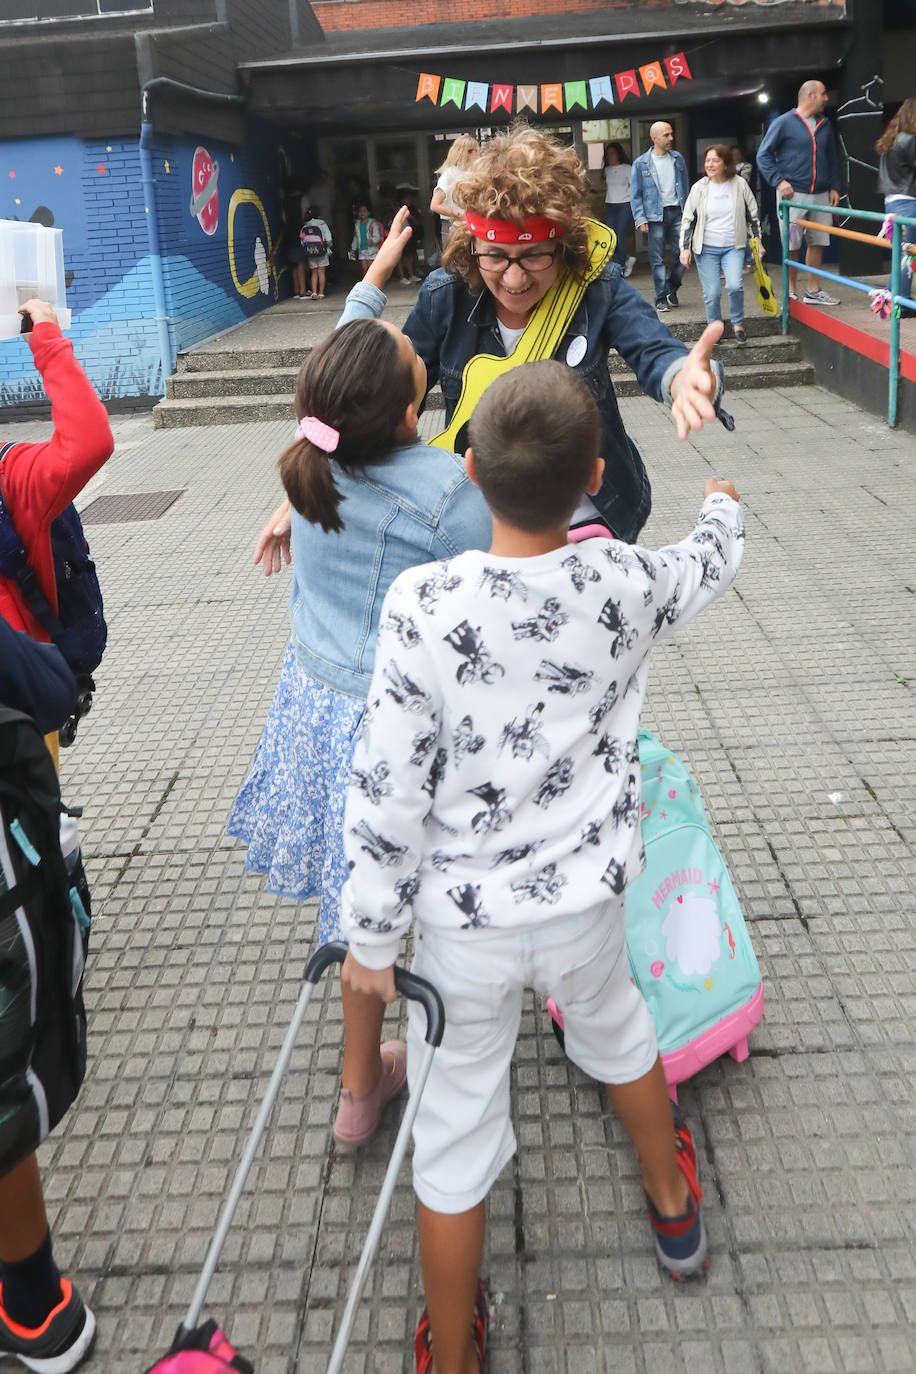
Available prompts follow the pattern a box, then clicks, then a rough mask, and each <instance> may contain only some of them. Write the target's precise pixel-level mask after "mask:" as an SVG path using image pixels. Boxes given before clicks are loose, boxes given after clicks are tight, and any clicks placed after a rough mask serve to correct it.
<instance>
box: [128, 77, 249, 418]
mask: <svg viewBox="0 0 916 1374" xmlns="http://www.w3.org/2000/svg"><path fill="white" fill-rule="evenodd" d="M165 87H168V88H169V89H170V90H174V91H179V92H181V93H182V94H183V95H190V96H194V97H195V98H196V99H198V100H215V101H217V102H219V103H221V104H227V105H244V104H245V97H244V96H241V95H224V94H222V93H221V92H219V91H204V90H201V89H200V87H198V86H188V85H186V84H185V83H184V82H183V81H174V80H172V78H171V77H169V76H154V77H153V78H152V80H150V81H147V82H145V83H144V85H143V86H142V88H141V91H140V145H139V149H140V179H141V182H142V185H143V200H144V204H145V206H146V232H147V236H148V239H149V252H150V261H151V265H152V272H153V300H154V302H155V306H156V333H157V335H158V338H159V357H160V359H161V362H162V394H164V393H165V379H166V377H170V376H171V375H172V369H173V368H174V366H175V355H174V352H173V350H172V338H171V335H170V333H169V317H168V311H167V310H166V304H165V274H164V272H163V270H162V252H161V249H160V244H159V217H158V214H157V210H156V183H155V180H154V178H153V157H152V149H153V126H152V123H151V122H150V110H149V104H150V92H151V91H152V90H161V89H163V88H165Z"/></svg>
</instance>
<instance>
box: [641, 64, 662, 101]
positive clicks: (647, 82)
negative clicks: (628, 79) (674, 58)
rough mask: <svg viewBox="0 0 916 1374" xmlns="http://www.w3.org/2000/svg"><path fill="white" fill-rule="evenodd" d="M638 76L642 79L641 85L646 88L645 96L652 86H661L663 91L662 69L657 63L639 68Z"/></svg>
mask: <svg viewBox="0 0 916 1374" xmlns="http://www.w3.org/2000/svg"><path fill="white" fill-rule="evenodd" d="M639 75H640V76H641V77H642V84H643V85H644V86H645V88H646V95H648V94H649V92H650V91H651V89H652V87H653V86H662V87H664V89H665V90H667V89H668V87H667V86H666V85H665V78H664V77H663V76H662V69H661V67H660V66H659V64H658V63H657V62H648V63H647V64H646V66H645V67H640V69H639Z"/></svg>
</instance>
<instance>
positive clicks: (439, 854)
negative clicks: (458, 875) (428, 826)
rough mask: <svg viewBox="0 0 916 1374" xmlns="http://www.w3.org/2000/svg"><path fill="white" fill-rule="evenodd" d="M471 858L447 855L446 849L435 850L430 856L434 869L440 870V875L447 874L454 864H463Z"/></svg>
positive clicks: (467, 855) (468, 855) (461, 855)
mask: <svg viewBox="0 0 916 1374" xmlns="http://www.w3.org/2000/svg"><path fill="white" fill-rule="evenodd" d="M470 857H471V856H470V854H446V852H445V850H444V849H434V850H433V852H432V854H431V855H430V859H431V861H432V866H433V868H435V869H438V871H439V872H440V873H447V872H448V871H449V869H450V868H451V867H452V864H456V863H459V862H462V861H464V860H465V859H469V858H470Z"/></svg>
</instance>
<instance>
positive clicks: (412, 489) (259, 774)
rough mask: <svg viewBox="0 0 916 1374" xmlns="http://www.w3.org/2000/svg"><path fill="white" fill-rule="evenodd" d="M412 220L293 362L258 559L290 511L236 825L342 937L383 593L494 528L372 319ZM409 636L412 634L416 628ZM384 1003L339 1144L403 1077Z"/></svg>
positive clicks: (358, 1011)
mask: <svg viewBox="0 0 916 1374" xmlns="http://www.w3.org/2000/svg"><path fill="white" fill-rule="evenodd" d="M406 217H407V214H406V210H402V211H399V212H398V215H397V216H396V217H395V220H394V222H393V224H392V229H391V233H390V234H389V237H388V239H386V241H385V243H384V244H383V245H382V247H381V248H380V249H379V253H378V257H377V258H376V260H375V262H374V263H373V264H372V267H371V268H370V269H369V273H368V274H367V277H366V282H361V283H358V284H357V285H356V286H355V287H354V288H353V290H352V291H351V293H350V296H349V298H348V305H347V310H346V311H345V313H344V316H343V319H344V320H349V322H348V323H341V324H340V326H339V327H338V328H337V329H336V330H335V331H334V332H333V333H332V334H331V335H330V336H329V337H328V338H326V339H325V340H324V341H323V342H322V343H321V344H319V346H318V347H317V348H316V349H314V351H313V352H312V353H311V354H310V355H309V356H308V358H307V359H306V361H305V363H304V364H303V366H302V368H301V369H300V372H299V376H298V379H297V383H296V413H297V416H298V423H297V426H296V429H295V433H294V437H293V442H292V443H291V444H290V446H289V448H287V449H286V450H285V452H284V453H283V454H282V455H281V457H280V460H279V469H280V476H281V479H282V482H283V486H284V487H285V489H286V493H287V496H288V506H287V505H284V506H282V507H280V508H279V510H278V511H276V512H275V514H274V516H273V517H272V519H271V522H270V525H269V526H268V527H267V530H265V533H264V535H262V537H261V540H260V541H259V544H258V550H257V552H256V555H255V558H256V561H259V560H260V559H261V557H262V556H263V558H264V567H265V572H267V573H268V574H269V573H270V572H272V571H279V568H280V556H281V553H280V551H281V549H283V548H284V543H283V541H284V535H283V533H278V531H285V529H286V528H287V527H288V526H287V521H288V522H289V524H290V525H291V544H292V555H293V558H292V562H293V585H292V590H291V593H290V617H291V621H292V633H291V636H290V642H289V646H288V648H287V651H286V656H285V659H284V662H283V667H282V670H281V673H280V680H279V683H278V685H277V690H276V693H275V696H274V700H273V704H272V705H271V708H270V713H269V715H268V718H267V723H266V725H265V726H264V731H263V734H262V737H261V742H260V744H259V745H258V748H257V752H256V753H255V757H254V762H253V763H252V766H251V770H250V772H249V774H248V777H247V779H246V781H245V783H244V785H243V786H242V789H241V791H240V792H239V795H238V797H237V798H236V802H235V806H234V807H233V810H232V815H231V817H230V820H229V825H228V830H229V833H230V835H234V836H236V837H237V838H239V839H241V840H243V841H244V842H245V843H246V844H247V846H248V852H247V855H246V859H245V864H246V867H247V868H249V869H251V870H253V871H254V872H257V873H263V874H266V876H267V887H268V890H269V891H270V892H275V893H277V894H279V895H280V896H284V897H292V898H295V899H297V900H299V901H308V900H310V899H312V898H319V899H320V905H319V908H318V912H317V915H318V922H317V937H318V943H319V944H324V943H326V942H327V941H328V940H335V939H339V938H340V926H339V904H340V891H341V888H342V886H343V883H344V879H345V878H346V876H347V870H346V864H345V861H344V852H343V813H344V802H345V799H346V791H347V783H348V781H349V777H350V761H351V756H352V752H353V746H354V743H355V740H356V734H357V731H358V730H359V725H360V721H361V720H362V716H363V712H364V710H365V705H366V694H367V692H368V690H369V684H370V680H371V677H372V668H373V664H374V660H375V643H376V638H377V635H378V623H379V615H380V612H381V607H382V601H383V599H384V596H385V593H386V592H387V590H388V588H389V586H390V585H391V583H392V582H393V581H394V579H395V577H397V576H398V574H399V573H401V572H403V571H404V570H405V569H406V568H410V567H414V566H416V565H417V564H421V563H428V562H431V561H433V560H434V559H440V558H448V557H451V556H452V555H454V554H457V553H461V552H462V551H464V550H465V549H486V548H489V545H490V538H491V532H492V525H491V521H490V513H489V511H488V509H487V507H486V504H485V502H484V500H483V497H482V496H481V495H480V492H479V491H478V489H477V488H476V487H475V486H473V485H472V484H471V482H470V481H469V479H468V477H467V474H466V472H465V468H464V460H463V459H462V458H460V457H459V456H458V455H457V454H455V453H450V452H447V451H446V450H444V449H440V448H432V447H430V446H428V445H427V444H425V443H424V442H423V441H422V440H420V439H419V438H418V436H417V421H418V414H419V408H420V405H421V403H422V401H423V397H424V396H425V394H426V368H425V366H424V364H423V362H422V360H421V359H420V358H419V357H418V356H417V353H416V351H415V349H414V347H413V344H412V343H411V342H410V340H409V339H408V338H407V337H406V335H404V334H401V333H400V331H399V330H397V329H396V328H395V327H394V326H393V325H391V324H388V323H387V322H385V321H384V320H378V319H375V318H373V317H372V316H373V315H374V309H373V308H372V302H373V299H374V297H375V296H377V291H374V290H373V287H375V286H376V285H378V284H384V282H385V281H386V280H387V277H388V274H389V273H390V272H391V270H392V267H393V266H394V265H395V264H396V263H397V261H398V260H399V258H400V255H401V251H402V249H403V247H404V244H405V243H406V241H407V239H408V238H409V236H410V230H409V229H407V230H406V231H405V227H404V224H405V220H406ZM376 278H377V279H378V280H377V282H376ZM367 283H368V290H367ZM358 315H363V316H366V318H354V317H355V316H358ZM290 508H291V510H290ZM284 551H285V550H284ZM287 561H289V560H288V556H287ZM403 633H404V635H405V637H406V638H405V643H406V642H407V641H409V633H410V631H409V627H408V626H405V627H404V630H403ZM364 786H365V789H366V792H367V795H369V796H370V797H371V798H372V799H373V800H375V801H377V802H378V803H379V806H380V813H381V808H382V807H383V806H384V798H385V795H386V784H385V779H384V778H383V777H367V778H366V779H365V780H364ZM371 842H372V841H371V839H370V838H369V837H367V843H371ZM304 933H305V934H306V935H310V933H311V932H310V931H306V932H304ZM367 1004H368V1005H367ZM383 1014H384V1006H383V1004H382V1003H381V1002H380V1001H379V1002H376V999H370V998H360V996H359V995H358V994H357V995H355V996H354V995H353V994H348V995H345V998H344V1015H345V1019H346V1049H345V1053H344V1062H343V1085H344V1088H343V1091H342V1093H341V1106H340V1110H339V1113H338V1117H337V1121H336V1122H335V1126H334V1134H335V1137H336V1139H337V1140H338V1142H339V1143H341V1144H350V1145H356V1144H361V1143H362V1142H363V1141H364V1140H366V1139H368V1138H369V1136H370V1135H371V1134H372V1132H373V1131H374V1129H375V1126H376V1125H377V1124H378V1119H379V1115H380V1113H381V1109H382V1107H383V1106H384V1104H385V1102H386V1101H388V1099H389V1098H390V1097H392V1096H393V1095H394V1093H395V1092H397V1091H398V1089H399V1088H400V1086H401V1085H402V1084H403V1082H404V1077H405V1074H406V1056H405V1055H404V1053H403V1050H404V1047H403V1044H402V1042H400V1041H391V1042H388V1043H387V1044H385V1045H382V1046H381V1058H380V1056H379V1034H380V1031H381V1024H382V1018H383Z"/></svg>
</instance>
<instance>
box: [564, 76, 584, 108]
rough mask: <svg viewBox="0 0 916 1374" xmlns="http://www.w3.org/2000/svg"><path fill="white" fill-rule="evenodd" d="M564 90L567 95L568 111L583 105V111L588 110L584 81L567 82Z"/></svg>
mask: <svg viewBox="0 0 916 1374" xmlns="http://www.w3.org/2000/svg"><path fill="white" fill-rule="evenodd" d="M563 90H564V92H565V94H566V108H567V110H571V109H572V108H573V106H574V105H581V106H582V108H583V110H587V109H588V96H587V95H586V93H585V82H584V81H567V82H565V83H564V86H563Z"/></svg>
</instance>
